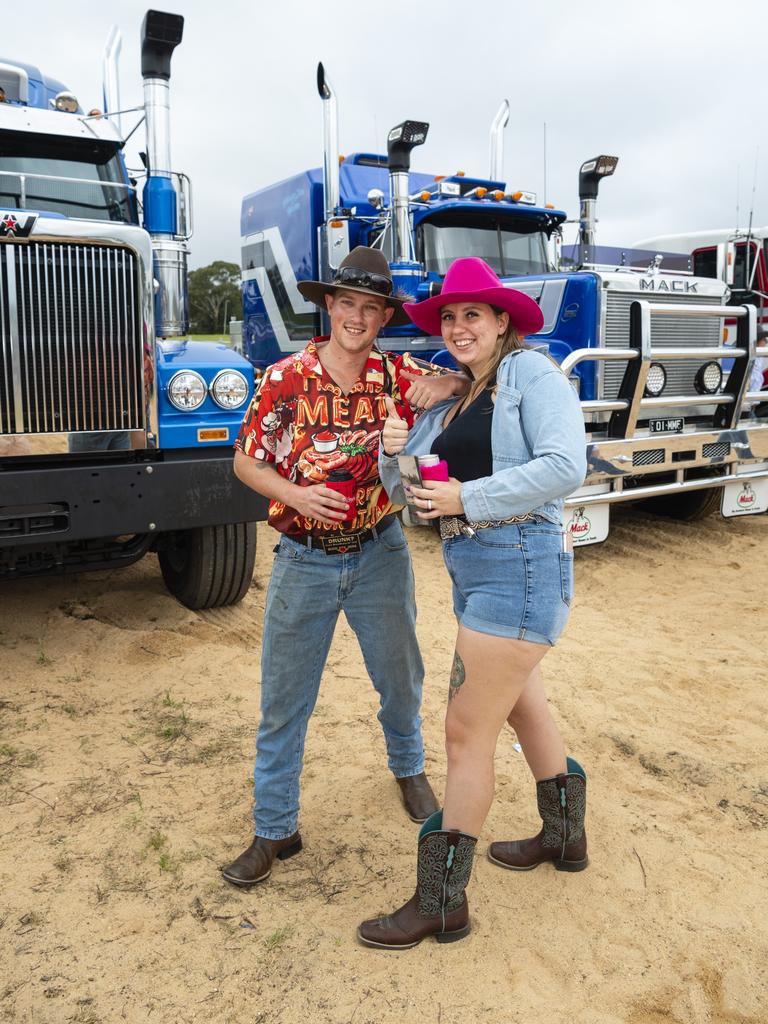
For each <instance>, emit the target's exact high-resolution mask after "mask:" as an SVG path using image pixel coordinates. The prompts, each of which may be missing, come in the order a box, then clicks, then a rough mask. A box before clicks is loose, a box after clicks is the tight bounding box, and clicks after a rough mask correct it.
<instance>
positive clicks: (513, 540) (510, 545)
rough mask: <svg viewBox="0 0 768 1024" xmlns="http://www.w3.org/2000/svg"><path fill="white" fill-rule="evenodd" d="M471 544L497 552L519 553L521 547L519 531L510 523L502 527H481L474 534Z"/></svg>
mask: <svg viewBox="0 0 768 1024" xmlns="http://www.w3.org/2000/svg"><path fill="white" fill-rule="evenodd" d="M472 542H473V543H474V544H477V545H479V546H480V547H481V548H496V549H497V550H504V549H513V550H517V551H519V550H520V548H521V547H522V544H521V542H520V530H519V528H518V527H517V526H515V525H514V524H512V523H506V524H505V525H504V526H488V527H483V528H482V529H480V530H477V531H476V532H475V535H474V537H473V538H472Z"/></svg>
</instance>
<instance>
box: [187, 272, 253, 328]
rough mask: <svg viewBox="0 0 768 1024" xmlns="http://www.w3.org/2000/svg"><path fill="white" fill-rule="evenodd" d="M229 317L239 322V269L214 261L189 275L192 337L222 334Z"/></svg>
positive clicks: (241, 308) (240, 306)
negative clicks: (194, 335) (193, 335)
mask: <svg viewBox="0 0 768 1024" xmlns="http://www.w3.org/2000/svg"><path fill="white" fill-rule="evenodd" d="M231 317H235V319H236V320H241V319H242V317H243V302H242V297H241V295H240V268H239V267H238V265H237V264H236V263H227V262H226V261H225V260H216V261H215V262H214V263H211V264H209V265H208V266H207V267H198V269H197V270H193V271H192V272H191V273H190V274H189V321H190V329H191V331H192V333H193V334H218V333H219V332H221V331H224V332H226V330H227V328H226V324H228V323H229V320H230V318H231Z"/></svg>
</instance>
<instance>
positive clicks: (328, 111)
mask: <svg viewBox="0 0 768 1024" xmlns="http://www.w3.org/2000/svg"><path fill="white" fill-rule="evenodd" d="M317 91H318V92H319V93H320V99H321V100H322V101H323V199H324V201H325V220H326V221H329V220H332V219H333V216H334V214H335V213H336V211H337V210H338V208H339V204H340V201H341V199H340V196H341V188H340V185H339V116H338V112H337V109H336V93H335V92H334V91H333V86H332V85H331V83H330V82H329V81H328V78H327V76H326V74H325V68H324V67H323V65H322V62H321V63H319V64H318V65H317Z"/></svg>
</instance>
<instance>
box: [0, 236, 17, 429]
mask: <svg viewBox="0 0 768 1024" xmlns="http://www.w3.org/2000/svg"><path fill="white" fill-rule="evenodd" d="M14 421H15V407H14V401H13V374H12V367H11V321H10V302H9V295H8V275H7V273H6V269H5V247H3V248H0V434H10V433H11V424H12V423H14Z"/></svg>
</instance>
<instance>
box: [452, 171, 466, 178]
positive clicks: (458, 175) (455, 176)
mask: <svg viewBox="0 0 768 1024" xmlns="http://www.w3.org/2000/svg"><path fill="white" fill-rule="evenodd" d="M463 177H464V171H456V173H455V174H454V178H463Z"/></svg>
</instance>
